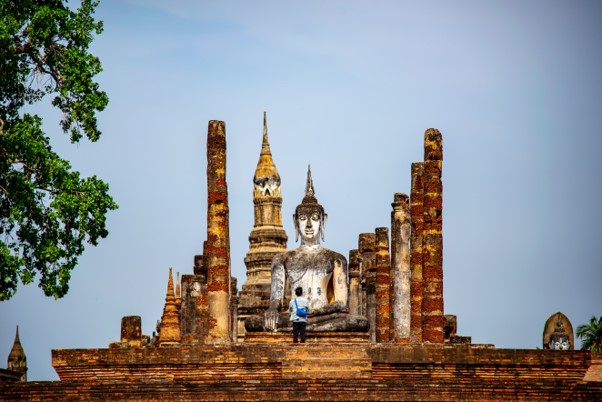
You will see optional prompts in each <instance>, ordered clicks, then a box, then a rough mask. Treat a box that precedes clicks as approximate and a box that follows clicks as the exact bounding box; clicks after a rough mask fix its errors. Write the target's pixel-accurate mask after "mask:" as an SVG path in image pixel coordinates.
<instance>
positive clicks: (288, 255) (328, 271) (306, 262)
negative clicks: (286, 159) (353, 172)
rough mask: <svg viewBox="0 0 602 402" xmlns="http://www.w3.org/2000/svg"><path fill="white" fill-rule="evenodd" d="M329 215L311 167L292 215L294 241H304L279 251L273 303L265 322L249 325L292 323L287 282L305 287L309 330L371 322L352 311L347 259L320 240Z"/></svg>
mask: <svg viewBox="0 0 602 402" xmlns="http://www.w3.org/2000/svg"><path fill="white" fill-rule="evenodd" d="M326 219H327V215H326V213H325V212H324V208H323V207H322V205H320V204H319V203H318V200H317V199H316V197H315V195H314V186H313V181H312V178H311V170H310V169H309V168H308V171H307V184H306V187H305V197H303V200H302V202H301V204H299V205H298V206H297V208H296V210H295V214H294V215H293V221H294V224H295V233H296V236H295V237H296V241H298V240H299V238H301V245H300V246H299V247H298V248H296V249H294V250H291V251H287V252H284V253H280V254H277V255H276V256H275V257H274V259H273V260H272V277H271V293H270V306H269V308H268V309H267V310H266V312H265V316H264V317H263V322H260V321H259V320H258V318H259V317H255V318H254V319H251V320H248V321H247V323H246V325H245V326H246V327H247V330H249V331H261V330H266V331H275V330H277V329H279V328H286V327H288V326H290V322H289V314H290V313H289V312H288V311H287V310H286V307H287V306H285V309H284V310H283V309H282V306H283V298H284V296H285V283H286V281H288V284H289V285H290V287H289V286H287V287H286V289H289V288H290V289H296V288H298V287H301V288H302V289H303V295H304V296H305V297H306V298H307V300H308V301H309V307H310V310H309V315H308V319H307V331H308V332H312V331H313V332H323V331H328V332H331V331H335V332H336V331H346V332H366V331H368V329H369V323H368V320H367V319H366V318H365V317H363V316H358V315H352V314H349V306H348V297H349V273H348V270H347V260H346V259H345V257H343V256H342V255H341V254H339V253H337V252H335V251H332V250H329V249H327V248H325V247H322V246H321V245H320V239H322V240H324V227H325V224H326ZM291 297H294V295H292V294H291ZM250 318H251V317H250ZM261 327H262V328H261Z"/></svg>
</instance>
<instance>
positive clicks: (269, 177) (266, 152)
mask: <svg viewBox="0 0 602 402" xmlns="http://www.w3.org/2000/svg"><path fill="white" fill-rule="evenodd" d="M266 115H267V114H266V112H263V143H262V145H261V153H260V154H259V161H258V162H257V169H255V175H254V176H253V183H255V190H254V191H253V198H259V197H263V196H266V195H268V196H272V197H280V175H279V174H278V170H276V165H275V164H274V161H273V159H272V153H271V151H270V144H269V142H268V124H267V117H266Z"/></svg>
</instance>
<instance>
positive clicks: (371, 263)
mask: <svg viewBox="0 0 602 402" xmlns="http://www.w3.org/2000/svg"><path fill="white" fill-rule="evenodd" d="M358 243H359V244H358V246H359V250H360V254H361V256H362V275H363V276H364V278H365V293H366V294H365V302H364V314H365V315H366V318H367V319H368V322H369V323H370V341H371V342H376V264H375V255H374V254H375V253H374V249H375V247H376V235H375V234H374V233H361V234H360V235H359V241H358Z"/></svg>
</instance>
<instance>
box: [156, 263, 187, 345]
mask: <svg viewBox="0 0 602 402" xmlns="http://www.w3.org/2000/svg"><path fill="white" fill-rule="evenodd" d="M181 340H182V338H181V332H180V309H179V306H178V302H177V301H176V296H175V294H174V286H173V277H172V273H171V268H169V279H168V281H167V294H166V295H165V307H164V308H163V316H162V317H161V327H160V329H159V346H167V345H178V344H179V343H180V342H181Z"/></svg>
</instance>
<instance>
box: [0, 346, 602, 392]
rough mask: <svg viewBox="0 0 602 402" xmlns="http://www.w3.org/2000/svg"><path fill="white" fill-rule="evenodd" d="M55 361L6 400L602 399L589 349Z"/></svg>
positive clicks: (99, 355)
mask: <svg viewBox="0 0 602 402" xmlns="http://www.w3.org/2000/svg"><path fill="white" fill-rule="evenodd" d="M316 359H318V360H319V364H317V365H316ZM53 364H54V366H55V367H56V370H57V372H58V373H59V375H60V377H61V379H62V381H58V382H29V383H4V384H0V400H31V401H42V400H43V401H48V400H74V401H93V400H109V399H112V400H243V401H244V400H280V401H292V400H332V399H337V400H381V401H390V400H433V401H436V400H530V401H549V400H553V401H565V400H566V401H579V400H581V401H596V400H602V382H600V381H595V380H594V381H590V382H586V381H584V377H585V376H586V373H587V372H588V368H589V367H590V365H591V355H590V353H589V352H586V351H569V352H566V351H542V350H511V349H493V348H478V347H475V346H470V345H461V346H443V345H400V344H380V345H370V344H363V345H362V344H356V345H351V344H336V343H332V344H304V345H297V346H294V345H286V344H284V345H281V344H271V345H245V344H236V345H225V346H196V347H182V348H131V349H89V350H55V351H53ZM329 367H330V368H332V370H328V368H329ZM324 368H326V369H324ZM312 370H317V371H315V372H312Z"/></svg>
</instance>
